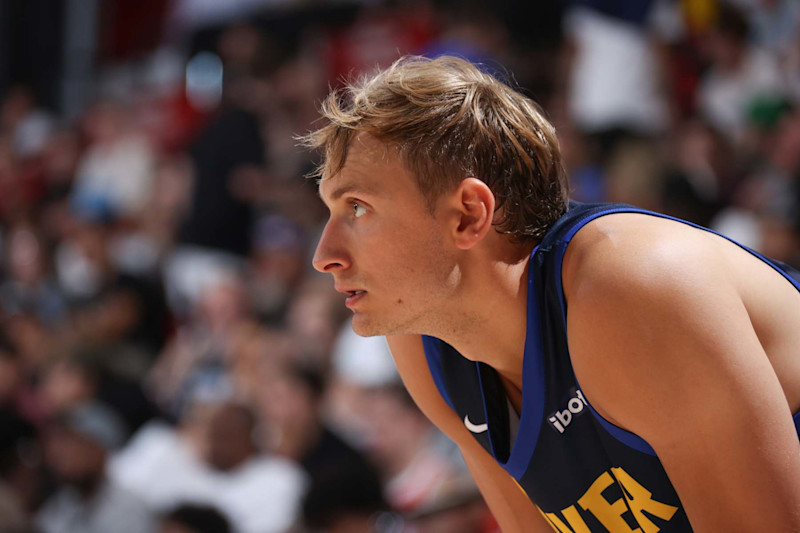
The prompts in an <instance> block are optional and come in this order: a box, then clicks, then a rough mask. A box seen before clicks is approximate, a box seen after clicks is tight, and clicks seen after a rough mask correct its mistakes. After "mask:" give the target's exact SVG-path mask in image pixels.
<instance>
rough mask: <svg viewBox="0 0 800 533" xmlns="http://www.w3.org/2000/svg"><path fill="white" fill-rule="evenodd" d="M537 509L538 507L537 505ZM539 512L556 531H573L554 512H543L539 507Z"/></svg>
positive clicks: (564, 532) (568, 532) (567, 532)
mask: <svg viewBox="0 0 800 533" xmlns="http://www.w3.org/2000/svg"><path fill="white" fill-rule="evenodd" d="M537 509H539V508H538V507H537ZM539 512H540V513H542V516H543V517H544V519H545V520H547V523H548V524H550V527H552V528H553V529H554V530H556V531H558V533H574V532H573V531H572V530H571V529H570V528H568V527H567V526H566V525H565V524H564V522H562V521H561V519H560V518H559V517H558V515H556V514H555V513H545V512H544V511H542V510H541V509H539Z"/></svg>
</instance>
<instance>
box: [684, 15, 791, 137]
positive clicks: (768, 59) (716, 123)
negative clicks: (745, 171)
mask: <svg viewBox="0 0 800 533" xmlns="http://www.w3.org/2000/svg"><path fill="white" fill-rule="evenodd" d="M749 37H750V26H749V24H748V21H747V18H746V17H745V15H744V14H743V13H742V12H741V11H740V10H739V9H738V8H736V7H734V6H733V5H730V4H728V3H725V2H722V3H720V4H719V8H718V14H717V17H716V21H715V23H714V25H713V26H712V28H711V31H710V32H709V33H708V35H707V36H706V42H705V44H704V50H705V52H706V54H707V56H708V59H709V61H710V62H711V66H710V68H709V70H708V72H706V74H705V75H704V76H703V79H702V80H701V84H700V88H699V91H698V95H697V105H698V108H699V112H700V114H701V115H702V116H703V117H704V118H705V119H707V120H708V121H709V122H710V123H711V125H712V126H713V127H714V128H716V129H717V130H718V131H720V132H723V133H724V134H725V135H727V136H728V138H729V139H730V140H731V141H732V142H733V143H734V144H735V145H737V146H738V147H740V148H741V147H745V148H747V147H749V146H748V145H747V144H745V143H744V141H745V132H746V126H747V116H748V110H749V108H750V106H752V105H753V104H754V103H756V101H757V100H758V99H764V98H774V97H776V96H777V97H780V96H783V95H784V94H785V84H784V81H783V79H782V77H781V73H780V70H779V68H778V64H777V62H776V61H775V58H774V57H773V56H771V55H769V54H768V53H766V52H765V51H764V50H761V49H758V48H756V47H755V46H753V44H752V43H751V42H750V41H749Z"/></svg>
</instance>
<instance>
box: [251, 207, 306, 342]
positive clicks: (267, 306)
mask: <svg viewBox="0 0 800 533" xmlns="http://www.w3.org/2000/svg"><path fill="white" fill-rule="evenodd" d="M306 249H307V243H306V239H305V235H304V234H303V230H302V229H301V228H300V227H299V226H298V225H297V224H295V223H294V222H292V221H291V220H290V219H289V218H287V217H285V216H282V215H268V216H265V217H263V218H262V219H260V220H259V221H258V223H257V224H256V226H255V243H254V246H253V252H252V254H251V260H250V267H251V268H250V272H249V275H250V277H249V279H248V286H249V291H248V292H249V300H250V304H251V307H252V308H253V311H254V313H255V314H256V315H257V316H258V318H259V321H260V322H262V323H264V324H268V325H272V326H281V325H283V324H284V323H285V320H286V312H287V309H288V307H289V305H290V303H291V300H292V298H293V297H294V296H295V291H296V290H297V287H298V285H299V284H300V283H301V281H302V280H303V278H304V275H305V274H306V271H307V257H306Z"/></svg>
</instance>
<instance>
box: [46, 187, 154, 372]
mask: <svg viewBox="0 0 800 533" xmlns="http://www.w3.org/2000/svg"><path fill="white" fill-rule="evenodd" d="M73 212H74V217H73V221H72V228H71V229H70V231H69V232H68V234H67V235H66V237H65V239H64V240H63V241H62V243H61V245H60V246H59V248H58V250H57V252H56V266H57V273H58V277H59V281H60V283H61V286H62V287H63V289H64V292H65V295H66V297H67V301H68V304H69V306H70V309H69V322H70V323H69V327H68V328H65V329H64V330H63V331H62V334H63V335H64V337H65V340H66V342H76V343H90V344H95V345H99V346H106V347H109V346H113V347H115V348H116V350H115V354H114V357H113V358H111V359H109V360H107V361H105V362H104V363H105V364H106V365H107V367H108V368H112V369H113V370H114V371H116V372H117V373H120V374H123V375H127V376H130V377H134V378H140V377H141V376H142V375H143V374H144V373H145V372H146V371H147V370H148V369H149V367H150V365H151V363H152V361H153V359H154V358H155V357H156V355H157V354H158V353H159V351H160V349H161V347H162V345H163V343H164V342H165V338H166V327H167V307H166V303H165V300H164V295H163V292H162V290H161V284H160V280H159V279H158V278H155V277H152V276H148V275H147V274H142V273H140V272H131V271H127V270H125V269H124V268H122V267H121V266H120V265H119V263H118V260H117V257H116V256H115V254H114V253H113V243H114V237H115V230H116V227H117V226H116V224H117V223H118V219H117V218H116V212H115V211H114V210H113V206H111V205H109V204H108V203H107V202H106V201H105V200H104V199H102V198H100V197H96V196H75V197H74V198H73Z"/></svg>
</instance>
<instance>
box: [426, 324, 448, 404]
mask: <svg viewBox="0 0 800 533" xmlns="http://www.w3.org/2000/svg"><path fill="white" fill-rule="evenodd" d="M422 347H423V349H424V351H425V359H426V360H427V361H428V369H429V370H430V373H431V377H433V382H434V383H435V384H436V388H437V389H439V394H440V395H441V396H442V398H443V399H444V401H445V402H447V405H449V406H450V409H452V410H453V411H455V410H456V409H455V407H453V402H452V401H451V400H450V395H449V394H448V392H447V387H446V386H445V384H444V371H443V370H442V349H441V348H442V341H440V340H439V339H437V338H435V337H429V336H428V335H422Z"/></svg>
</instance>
